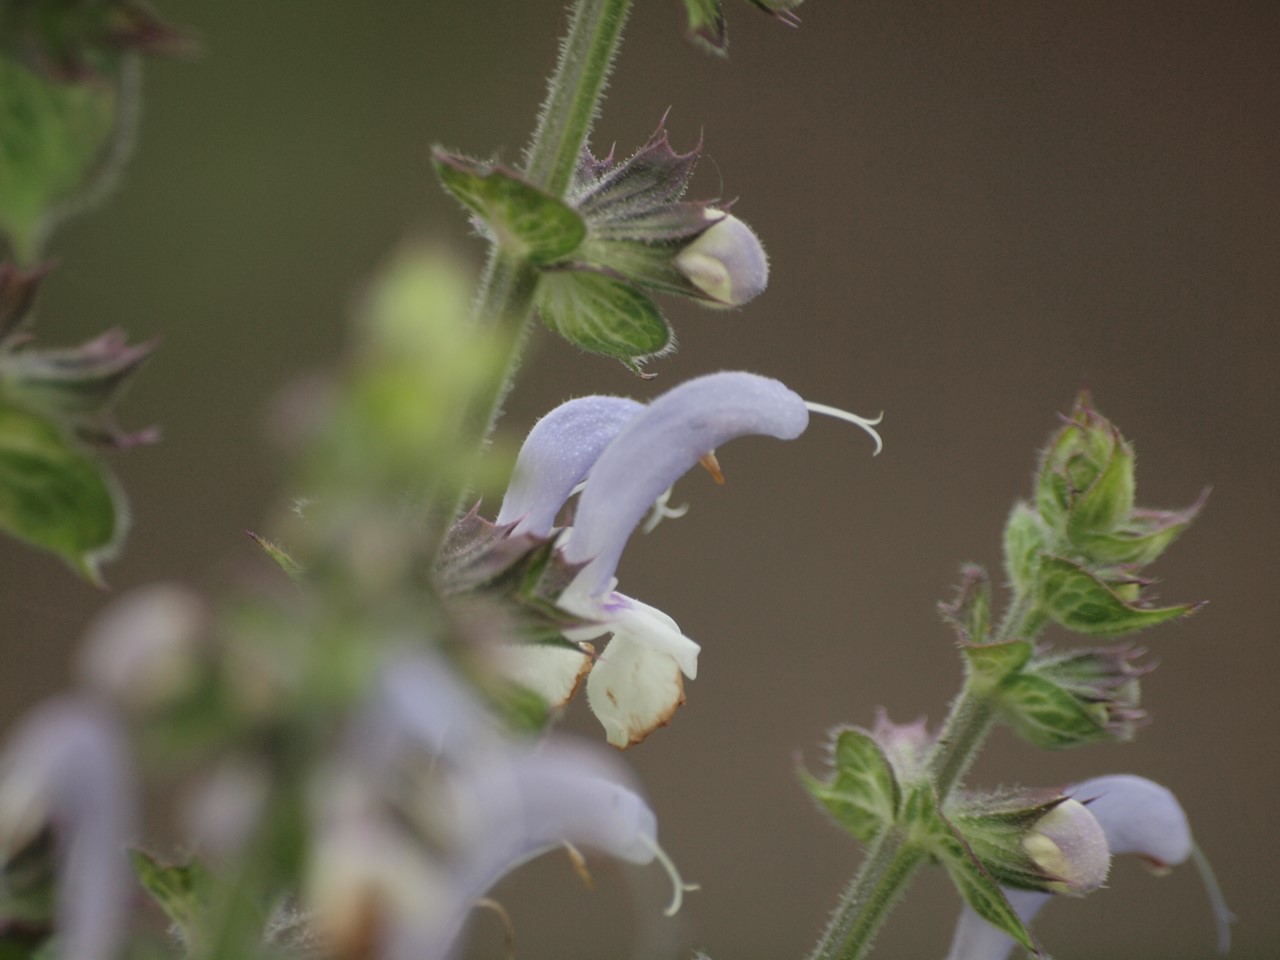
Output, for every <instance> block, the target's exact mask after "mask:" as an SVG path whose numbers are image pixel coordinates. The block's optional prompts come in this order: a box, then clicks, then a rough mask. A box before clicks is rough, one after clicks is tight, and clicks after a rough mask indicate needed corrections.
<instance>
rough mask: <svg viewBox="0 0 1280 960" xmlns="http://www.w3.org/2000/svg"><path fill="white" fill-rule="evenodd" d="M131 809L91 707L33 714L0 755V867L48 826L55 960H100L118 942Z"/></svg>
mask: <svg viewBox="0 0 1280 960" xmlns="http://www.w3.org/2000/svg"><path fill="white" fill-rule="evenodd" d="M135 807H136V802H135V797H134V790H133V780H132V775H131V772H130V764H129V758H128V753H127V750H126V748H125V743H124V738H123V735H122V733H121V732H120V730H119V728H118V726H117V724H116V722H115V720H114V718H113V717H112V716H111V714H110V713H108V712H107V711H105V710H103V709H102V708H101V707H100V706H98V705H97V704H95V703H93V702H92V701H89V700H86V699H79V698H75V699H73V698H68V699H63V700H55V701H51V702H49V703H46V704H43V705H42V706H39V707H37V708H36V709H35V710H34V711H33V712H32V713H31V714H29V715H28V716H27V717H26V718H25V719H24V720H23V721H22V722H21V723H20V724H19V725H18V727H17V729H16V730H15V731H14V733H13V735H12V737H11V739H10V741H9V743H8V745H7V746H6V748H5V750H4V753H3V754H2V755H0V862H3V861H5V860H6V859H7V858H8V857H9V856H10V855H11V854H13V853H14V852H16V851H17V850H19V849H21V848H22V847H23V846H24V845H26V844H27V843H28V842H30V841H31V840H32V839H33V838H34V837H35V836H36V834H37V833H38V832H39V831H40V830H42V829H44V828H45V827H50V828H52V829H53V831H54V835H55V839H56V842H57V857H58V866H57V877H58V893H57V903H58V909H57V934H58V954H57V955H58V957H59V958H61V960H108V958H110V957H113V956H115V955H116V952H117V950H118V949H119V947H120V945H121V942H122V940H123V936H124V928H125V911H126V907H127V904H128V901H129V897H130V891H131V890H132V888H133V883H132V875H131V872H130V870H129V865H128V862H127V860H126V857H125V844H126V843H128V841H129V840H130V839H132V832H133V823H134V811H135Z"/></svg>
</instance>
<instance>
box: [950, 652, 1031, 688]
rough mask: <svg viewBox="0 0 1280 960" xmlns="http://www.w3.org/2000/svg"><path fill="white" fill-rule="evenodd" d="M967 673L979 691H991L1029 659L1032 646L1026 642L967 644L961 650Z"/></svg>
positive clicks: (1014, 673)
mask: <svg viewBox="0 0 1280 960" xmlns="http://www.w3.org/2000/svg"><path fill="white" fill-rule="evenodd" d="M962 649H963V652H964V655H965V659H966V660H968V661H969V671H970V674H971V676H972V679H973V682H974V683H975V685H976V686H977V687H978V688H979V689H987V690H993V689H995V688H996V687H998V686H999V685H1000V684H1002V683H1004V682H1005V681H1007V680H1008V679H1009V678H1010V677H1013V676H1015V675H1016V674H1017V673H1018V672H1019V671H1020V670H1021V669H1022V668H1023V667H1024V666H1026V664H1027V661H1029V660H1030V659H1031V654H1032V646H1031V644H1030V643H1029V642H1028V641H1026V640H1008V641H1006V642H1004V643H984V644H969V645H967V646H965V647H963V648H962Z"/></svg>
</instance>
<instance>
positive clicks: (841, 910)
mask: <svg viewBox="0 0 1280 960" xmlns="http://www.w3.org/2000/svg"><path fill="white" fill-rule="evenodd" d="M1043 623H1044V616H1043V614H1042V613H1041V612H1040V611H1039V609H1038V607H1037V606H1036V605H1035V604H1034V603H1033V602H1028V601H1027V598H1025V597H1023V596H1018V597H1015V598H1014V600H1013V601H1012V602H1011V603H1010V605H1009V608H1008V610H1007V611H1006V613H1005V616H1004V617H1003V619H1002V621H1001V624H1000V627H999V629H998V630H997V631H996V636H995V638H994V639H995V640H996V641H1003V640H1009V639H1013V638H1015V637H1016V638H1020V639H1034V638H1035V635H1036V634H1037V633H1038V632H1039V630H1040V627H1041V626H1042V625H1043ZM995 720H996V701H995V696H994V694H993V692H992V691H991V690H990V689H987V687H986V685H984V684H982V683H978V682H975V678H974V676H972V675H970V676H969V677H967V678H966V680H965V684H964V687H963V689H962V690H961V692H960V695H959V696H958V697H957V698H956V699H955V701H954V702H953V703H952V705H951V710H950V713H949V714H948V715H947V719H946V721H945V722H944V723H943V725H942V729H941V731H940V732H939V734H938V738H937V745H936V746H935V748H934V751H933V754H932V756H931V757H930V758H929V763H928V778H929V782H930V784H931V785H932V790H933V794H934V797H935V798H936V803H937V804H938V805H939V806H941V805H942V804H943V803H944V802H945V801H946V799H947V797H948V795H950V793H951V791H952V790H953V789H955V787H956V786H957V785H958V784H959V783H960V781H961V780H962V779H963V778H964V775H965V774H966V773H967V772H968V770H969V768H970V766H972V765H973V761H974V760H975V759H977V756H978V753H979V752H980V751H981V750H982V745H983V744H984V743H985V742H986V739H987V735H988V734H989V733H990V732H991V728H992V727H993V726H994V725H995ZM923 859H924V854H923V852H922V851H921V850H920V849H919V848H918V847H917V846H915V845H914V844H912V843H911V842H910V841H909V839H908V836H907V834H906V832H905V831H904V830H903V829H901V828H897V829H893V830H886V831H885V832H884V833H883V834H881V835H880V836H879V837H877V838H876V840H875V841H874V843H873V844H872V846H871V848H870V849H869V850H868V851H867V856H866V859H865V860H863V862H862V866H861V867H860V868H859V869H858V873H857V875H856V876H854V878H853V880H851V881H850V882H849V885H848V887H847V888H846V889H845V891H844V893H843V894H842V895H841V897H840V902H839V904H838V905H837V906H836V909H835V912H834V913H833V914H832V917H831V921H830V923H828V925H827V929H826V930H825V931H824V933H823V935H822V939H821V940H820V941H819V942H818V945H817V946H816V947H814V949H813V951H812V952H811V953H810V954H809V957H808V960H859V958H861V957H864V956H866V954H867V953H868V952H869V951H870V949H871V945H872V943H873V941H874V940H875V936H876V933H877V932H878V931H879V929H880V925H881V924H882V923H883V922H884V921H885V919H886V918H887V917H888V915H889V912H890V910H892V908H893V906H894V904H895V903H896V902H897V901H898V899H899V897H901V895H902V893H903V892H904V891H905V890H906V888H907V886H908V884H909V883H910V881H911V877H912V875H913V874H914V873H915V870H916V867H918V866H919V865H920V863H921V861H922V860H923Z"/></svg>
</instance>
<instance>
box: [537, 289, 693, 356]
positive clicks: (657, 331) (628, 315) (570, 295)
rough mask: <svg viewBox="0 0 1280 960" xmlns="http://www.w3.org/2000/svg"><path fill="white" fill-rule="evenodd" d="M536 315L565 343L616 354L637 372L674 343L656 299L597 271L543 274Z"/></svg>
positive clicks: (605, 353) (607, 354)
mask: <svg viewBox="0 0 1280 960" xmlns="http://www.w3.org/2000/svg"><path fill="white" fill-rule="evenodd" d="M538 315H539V316H541V317H542V321H543V323H545V324H546V325H547V326H548V327H550V328H551V329H552V330H555V331H556V332H557V333H559V334H560V335H561V336H562V337H564V338H565V339H566V340H568V341H569V342H570V343H572V344H575V345H576V346H579V347H581V348H582V349H583V350H589V351H590V352H592V353H600V354H604V355H605V356H606V357H614V358H615V359H617V360H621V361H622V362H623V363H624V364H625V365H626V366H627V367H628V368H630V369H631V370H633V371H636V372H639V369H640V366H641V364H643V363H644V362H645V361H646V360H648V359H650V358H652V357H657V356H661V355H662V354H664V353H666V352H667V351H669V350H670V349H671V348H672V347H673V346H674V345H675V340H674V338H673V337H672V334H671V328H670V327H669V326H668V325H667V321H666V320H665V319H664V318H663V316H662V311H661V310H659V309H658V306H657V304H655V303H654V302H653V301H652V300H650V299H649V298H648V297H646V296H645V295H644V294H643V293H641V292H640V291H639V290H637V289H636V288H635V287H632V286H629V285H628V284H626V283H623V282H622V281H620V280H614V279H613V278H611V277H608V276H605V275H604V274H600V273H590V272H588V271H582V270H564V271H557V272H551V273H548V274H546V275H545V276H544V277H543V278H542V282H541V283H540V284H539V286H538Z"/></svg>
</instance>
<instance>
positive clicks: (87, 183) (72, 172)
mask: <svg viewBox="0 0 1280 960" xmlns="http://www.w3.org/2000/svg"><path fill="white" fill-rule="evenodd" d="M136 91H137V70H136V66H135V65H133V64H132V63H131V62H130V61H128V60H127V59H126V60H125V61H122V62H121V65H120V69H119V70H117V71H116V73H115V74H114V75H113V76H112V77H111V78H106V77H104V78H100V79H95V80H93V81H91V82H84V83H62V82H58V81H55V80H50V79H47V78H45V77H43V76H40V75H39V74H36V73H35V72H33V71H31V70H29V69H27V68H26V67H24V66H22V65H20V64H17V63H14V62H13V61H10V60H7V59H4V58H2V57H0V235H4V236H5V237H6V238H7V240H8V242H9V244H10V245H11V246H12V248H13V250H14V252H15V254H16V256H17V257H18V259H19V260H20V261H22V262H25V263H28V264H30V263H32V262H34V260H35V259H36V257H37V256H38V255H39V249H40V245H41V244H42V243H43V241H44V238H45V236H46V235H47V234H48V232H49V230H50V229H51V228H52V226H53V223H54V221H55V220H56V219H58V218H60V217H62V216H65V215H66V214H67V213H68V212H70V211H71V210H72V209H74V208H75V207H76V206H78V205H80V204H83V203H84V202H87V201H88V200H90V199H92V197H93V195H94V193H95V192H97V191H98V190H100V189H102V188H103V187H104V186H105V184H106V183H107V181H108V180H109V177H110V175H111V173H112V172H113V171H114V169H115V167H116V165H117V164H118V162H119V161H120V159H121V158H122V156H123V154H124V152H125V147H126V146H127V144H128V141H129V139H130V137H131V135H132V125H133V115H134V113H135V111H136V103H135V100H136Z"/></svg>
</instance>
